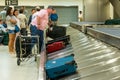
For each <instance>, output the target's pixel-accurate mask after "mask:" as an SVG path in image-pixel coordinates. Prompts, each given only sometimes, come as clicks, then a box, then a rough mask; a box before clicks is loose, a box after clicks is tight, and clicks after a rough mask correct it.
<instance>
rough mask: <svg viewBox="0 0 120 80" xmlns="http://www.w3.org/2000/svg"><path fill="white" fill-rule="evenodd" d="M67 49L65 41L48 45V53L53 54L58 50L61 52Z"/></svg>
mask: <svg viewBox="0 0 120 80" xmlns="http://www.w3.org/2000/svg"><path fill="white" fill-rule="evenodd" d="M64 47H65V44H64V42H63V41H59V42H54V43H52V44H49V45H47V47H46V48H47V49H46V50H47V53H51V52H55V51H58V50H61V49H63V48H64Z"/></svg>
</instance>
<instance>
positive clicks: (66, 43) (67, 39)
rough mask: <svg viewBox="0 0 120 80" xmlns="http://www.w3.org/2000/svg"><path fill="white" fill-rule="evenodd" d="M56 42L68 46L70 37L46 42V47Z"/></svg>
mask: <svg viewBox="0 0 120 80" xmlns="http://www.w3.org/2000/svg"><path fill="white" fill-rule="evenodd" d="M58 41H63V42H64V43H65V45H68V44H69V43H70V35H67V36H63V37H59V38H55V39H54V40H50V41H48V42H47V44H46V45H48V44H52V43H54V42H58Z"/></svg>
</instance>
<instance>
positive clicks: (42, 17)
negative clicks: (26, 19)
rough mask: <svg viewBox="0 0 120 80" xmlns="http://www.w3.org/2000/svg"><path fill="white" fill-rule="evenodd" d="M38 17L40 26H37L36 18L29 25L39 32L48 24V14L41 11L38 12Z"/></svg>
mask: <svg viewBox="0 0 120 80" xmlns="http://www.w3.org/2000/svg"><path fill="white" fill-rule="evenodd" d="M37 16H38V17H40V26H39V27H38V25H37V17H35V19H33V20H32V22H31V24H32V25H35V26H36V27H37V28H38V29H40V30H45V27H46V26H47V24H48V12H47V10H46V9H42V10H40V11H39V12H38V15H37Z"/></svg>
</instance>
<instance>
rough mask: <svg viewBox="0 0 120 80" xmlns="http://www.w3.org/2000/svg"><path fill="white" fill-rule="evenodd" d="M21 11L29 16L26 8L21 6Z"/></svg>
mask: <svg viewBox="0 0 120 80" xmlns="http://www.w3.org/2000/svg"><path fill="white" fill-rule="evenodd" d="M20 10H23V14H25V16H26V17H27V16H28V11H27V10H26V9H25V6H21V7H20Z"/></svg>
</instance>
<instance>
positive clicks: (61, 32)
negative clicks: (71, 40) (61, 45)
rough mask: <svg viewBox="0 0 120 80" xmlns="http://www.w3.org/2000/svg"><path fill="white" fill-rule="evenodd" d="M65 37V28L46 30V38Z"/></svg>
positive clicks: (53, 27)
mask: <svg viewBox="0 0 120 80" xmlns="http://www.w3.org/2000/svg"><path fill="white" fill-rule="evenodd" d="M65 35H66V27H62V26H52V27H50V28H48V30H47V36H48V37H50V38H53V39H55V38H58V37H62V36H65Z"/></svg>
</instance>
